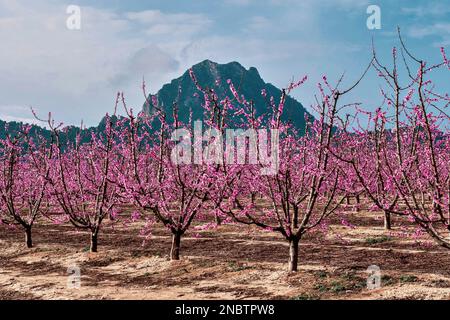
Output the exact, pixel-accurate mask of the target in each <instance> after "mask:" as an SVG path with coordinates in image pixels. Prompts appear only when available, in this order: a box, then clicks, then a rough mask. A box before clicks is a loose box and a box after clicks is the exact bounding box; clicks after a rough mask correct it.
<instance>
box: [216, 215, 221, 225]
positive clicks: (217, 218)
mask: <svg viewBox="0 0 450 320" xmlns="http://www.w3.org/2000/svg"><path fill="white" fill-rule="evenodd" d="M216 224H217V225H218V226H220V225H221V224H222V219H221V218H220V216H219V215H218V214H217V213H216Z"/></svg>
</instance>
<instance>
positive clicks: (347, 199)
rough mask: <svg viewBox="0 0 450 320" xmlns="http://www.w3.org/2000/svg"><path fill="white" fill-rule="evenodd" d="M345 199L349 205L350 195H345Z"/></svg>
mask: <svg viewBox="0 0 450 320" xmlns="http://www.w3.org/2000/svg"><path fill="white" fill-rule="evenodd" d="M345 200H346V201H347V205H350V204H351V202H350V197H345Z"/></svg>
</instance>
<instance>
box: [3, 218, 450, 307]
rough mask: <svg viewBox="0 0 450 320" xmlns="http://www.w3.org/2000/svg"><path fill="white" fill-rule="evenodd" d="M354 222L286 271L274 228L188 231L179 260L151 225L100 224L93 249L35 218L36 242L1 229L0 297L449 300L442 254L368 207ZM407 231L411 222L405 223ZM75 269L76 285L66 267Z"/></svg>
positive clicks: (303, 251)
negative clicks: (373, 270)
mask: <svg viewBox="0 0 450 320" xmlns="http://www.w3.org/2000/svg"><path fill="white" fill-rule="evenodd" d="M348 216H349V221H350V222H351V223H352V224H354V225H355V226H356V228H354V229H352V228H348V227H344V226H342V224H341V223H339V222H338V221H336V222H335V223H334V224H332V225H331V230H332V232H330V233H329V234H328V235H327V236H326V237H324V236H323V235H320V234H318V235H314V236H308V237H306V238H305V239H303V240H302V242H301V246H300V261H299V264H300V267H299V272H297V273H295V274H288V273H287V272H286V268H287V259H288V256H287V255H288V247H287V243H286V242H285V241H283V239H282V238H281V237H280V236H278V235H277V234H273V233H270V232H261V230H258V229H255V228H253V227H247V226H235V225H226V226H220V227H219V228H218V229H217V230H216V231H211V230H210V231H202V232H198V234H199V235H197V234H196V233H197V232H191V233H190V234H187V235H186V236H185V237H184V238H183V240H182V251H181V254H182V259H181V260H180V261H177V262H171V261H169V258H168V253H169V250H170V242H171V239H170V237H169V235H168V234H167V232H166V231H165V230H164V229H162V228H157V229H156V230H155V231H154V233H153V237H152V238H151V239H150V240H149V241H148V242H147V244H146V245H145V246H143V245H142V238H140V237H139V229H140V226H139V225H138V224H136V225H133V226H132V228H131V229H130V228H125V227H124V226H122V225H121V224H117V225H116V226H115V227H114V228H111V227H106V228H104V229H103V230H102V233H101V236H100V240H99V241H100V242H99V253H97V254H91V253H89V252H88V236H87V235H86V234H84V233H80V232H76V231H74V229H73V228H72V227H70V226H68V225H67V226H66V225H52V224H49V223H47V224H40V225H38V226H36V228H35V230H34V243H35V247H34V248H33V249H31V250H29V249H26V248H25V247H24V245H23V243H22V242H23V241H22V240H23V235H22V234H20V233H17V232H16V231H14V230H6V229H5V228H0V299H298V300H306V299H449V298H450V269H449V268H448V266H449V265H450V252H449V251H448V250H446V249H443V248H440V247H438V246H437V245H435V244H432V243H429V242H427V240H428V239H427V238H426V236H424V238H423V239H422V240H424V241H423V242H422V243H418V242H417V241H416V240H414V239H405V238H404V237H398V233H399V232H401V231H402V230H403V229H401V227H400V226H399V222H398V221H397V220H395V219H394V221H393V225H394V229H393V231H392V232H388V231H385V230H384V229H383V227H382V220H381V216H380V215H379V214H376V213H367V212H364V213H356V212H353V213H349V214H348ZM409 230H410V231H413V229H412V228H409ZM371 265H377V266H379V267H380V269H381V288H379V289H374V290H369V289H367V285H366V283H367V277H368V275H369V274H368V272H367V268H368V267H369V266H371ZM71 266H78V267H79V268H80V273H81V283H80V285H81V286H80V288H73V286H70V285H69V284H70V279H71V278H70V277H69V274H68V272H69V270H68V268H69V267H71Z"/></svg>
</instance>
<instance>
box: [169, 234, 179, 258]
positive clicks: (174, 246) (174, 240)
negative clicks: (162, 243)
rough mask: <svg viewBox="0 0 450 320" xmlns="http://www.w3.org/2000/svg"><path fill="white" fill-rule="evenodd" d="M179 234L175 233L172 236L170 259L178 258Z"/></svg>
mask: <svg viewBox="0 0 450 320" xmlns="http://www.w3.org/2000/svg"><path fill="white" fill-rule="evenodd" d="M180 248H181V234H179V233H175V234H174V235H173V236H172V249H171V250H170V259H171V260H180Z"/></svg>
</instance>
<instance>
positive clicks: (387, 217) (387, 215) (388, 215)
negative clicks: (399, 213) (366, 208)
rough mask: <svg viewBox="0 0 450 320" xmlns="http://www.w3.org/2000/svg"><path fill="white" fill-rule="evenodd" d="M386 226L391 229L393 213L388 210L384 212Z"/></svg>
mask: <svg viewBox="0 0 450 320" xmlns="http://www.w3.org/2000/svg"><path fill="white" fill-rule="evenodd" d="M384 228H385V229H386V230H391V213H390V212H388V211H385V212H384Z"/></svg>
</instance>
